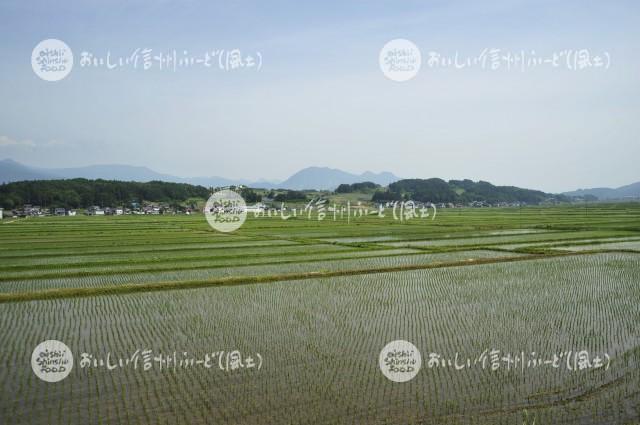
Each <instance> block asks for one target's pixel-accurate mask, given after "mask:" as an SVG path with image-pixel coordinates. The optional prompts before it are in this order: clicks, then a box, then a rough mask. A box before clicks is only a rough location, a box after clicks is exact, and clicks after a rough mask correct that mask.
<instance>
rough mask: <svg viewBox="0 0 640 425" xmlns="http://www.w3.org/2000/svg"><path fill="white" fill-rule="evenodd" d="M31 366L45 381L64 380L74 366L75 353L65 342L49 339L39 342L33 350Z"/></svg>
mask: <svg viewBox="0 0 640 425" xmlns="http://www.w3.org/2000/svg"><path fill="white" fill-rule="evenodd" d="M31 368H32V369H33V373H35V374H36V376H37V377H38V378H40V379H42V380H43V381H46V382H58V381H62V380H63V379H64V378H66V377H67V376H68V375H69V373H71V369H72V368H73V353H71V350H70V349H69V347H67V346H66V344H65V343H64V342H60V341H57V340H55V339H49V340H47V341H44V342H41V343H40V344H38V346H37V347H36V348H35V349H34V350H33V353H32V354H31Z"/></svg>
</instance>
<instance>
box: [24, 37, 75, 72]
mask: <svg viewBox="0 0 640 425" xmlns="http://www.w3.org/2000/svg"><path fill="white" fill-rule="evenodd" d="M31 67H32V68H33V72H35V73H36V75H37V76H38V77H40V78H42V79H43V80H45V81H60V80H62V79H63V78H64V77H66V76H67V75H69V73H70V72H71V68H73V52H72V51H71V48H69V46H67V44H66V43H65V42H64V41H60V40H56V39H55V38H50V39H48V40H43V41H41V42H40V43H38V45H37V46H36V47H34V49H33V51H32V52H31Z"/></svg>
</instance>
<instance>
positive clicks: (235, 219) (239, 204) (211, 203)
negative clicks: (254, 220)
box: [204, 189, 247, 233]
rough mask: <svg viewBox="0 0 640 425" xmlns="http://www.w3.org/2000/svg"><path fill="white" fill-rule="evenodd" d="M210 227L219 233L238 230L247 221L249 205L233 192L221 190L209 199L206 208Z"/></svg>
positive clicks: (205, 212) (205, 211)
mask: <svg viewBox="0 0 640 425" xmlns="http://www.w3.org/2000/svg"><path fill="white" fill-rule="evenodd" d="M204 215H205V217H206V218H207V222H208V223H209V226H211V227H213V228H214V229H215V230H217V231H219V232H225V233H229V232H233V231H234V230H238V229H239V228H240V226H242V224H243V223H244V221H245V220H246V219H247V204H246V203H245V202H244V198H242V196H240V195H239V194H238V193H237V192H234V191H233V190H228V189H225V190H219V191H217V192H215V193H214V194H213V195H211V196H210V197H209V199H208V200H207V204H206V205H205V207H204Z"/></svg>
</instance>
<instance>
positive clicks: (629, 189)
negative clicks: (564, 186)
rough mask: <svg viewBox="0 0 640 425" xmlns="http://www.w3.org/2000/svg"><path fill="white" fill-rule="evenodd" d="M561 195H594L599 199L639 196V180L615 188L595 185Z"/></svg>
mask: <svg viewBox="0 0 640 425" xmlns="http://www.w3.org/2000/svg"><path fill="white" fill-rule="evenodd" d="M563 195H567V196H575V197H580V198H584V197H585V196H595V197H596V198H598V199H601V200H613V199H634V198H636V199H637V198H640V182H636V183H631V184H628V185H626V186H620V187H618V188H616V189H611V188H609V187H595V188H592V189H578V190H574V191H572V192H565V193H563Z"/></svg>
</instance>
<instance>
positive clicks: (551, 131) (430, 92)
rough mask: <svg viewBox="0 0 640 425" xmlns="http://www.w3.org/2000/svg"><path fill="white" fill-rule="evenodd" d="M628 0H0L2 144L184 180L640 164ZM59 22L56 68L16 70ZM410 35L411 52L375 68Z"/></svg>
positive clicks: (47, 160)
mask: <svg viewBox="0 0 640 425" xmlns="http://www.w3.org/2000/svg"><path fill="white" fill-rule="evenodd" d="M639 28H640V4H639V3H638V2H634V1H614V2H596V1H563V2H557V1H518V0H512V1H502V0H494V1H486V2H477V1H421V2H418V1H415V2H410V1H408V2H393V1H388V2H382V1H373V2H372V1H367V2H365V1H357V2H356V1H354V2H344V1H342V2H338V1H335V2H334V1H328V2H315V3H311V2H294V1H277V2H258V1H256V2H198V1H184V2H177V1H153V2H152V1H148V2H147V1H135V0H134V1H119V0H116V1H71V2H69V1H60V2H45V1H42V2H37V1H36V2H22V1H8V2H7V1H4V2H3V3H2V4H1V5H0V31H1V35H2V37H1V40H2V41H0V54H2V58H3V66H2V67H0V93H1V95H0V97H1V98H2V101H1V102H0V158H13V159H15V160H17V161H20V162H23V163H26V164H29V165H35V166H44V167H72V166H82V165H90V164H104V163H119V164H131V165H144V166H148V167H150V168H152V169H154V170H156V171H160V172H165V173H171V174H175V175H180V176H203V175H220V176H225V177H233V178H247V179H258V178H266V179H284V178H286V177H287V176H289V175H290V174H292V173H294V172H295V171H298V170H299V169H301V168H303V167H306V166H311V165H318V166H330V167H335V168H341V169H344V170H347V171H351V172H363V171H366V170H371V171H383V170H384V171H391V172H393V173H395V174H396V175H399V176H402V177H424V178H427V177H441V178H445V179H451V178H456V179H457V178H471V179H474V180H478V179H483V180H488V181H491V182H493V183H496V184H510V185H518V186H523V187H530V188H537V189H543V190H547V191H563V190H571V189H575V188H579V187H592V186H619V185H623V184H627V183H631V182H634V181H638V180H640V173H638V171H637V170H638V168H639V167H638V166H637V158H638V157H640V143H639V141H638V134H640V132H639V130H640V122H639V120H638V116H640V114H639V112H640V100H639V99H640V90H639V84H638V82H639V76H640V62H639V60H638V54H639V53H640V51H639V50H640V49H639V48H638V40H639V38H640V37H639V35H640V34H639V32H640V30H639ZM48 38H57V39H60V40H63V41H64V42H65V43H67V44H68V45H69V46H70V47H71V49H72V50H73V52H74V57H75V63H74V68H73V70H72V72H71V73H70V74H69V76H68V77H66V78H65V79H63V80H61V81H58V82H46V81H43V80H41V79H39V78H38V77H37V76H36V75H35V74H34V72H33V71H32V69H31V62H30V58H31V52H32V49H33V48H34V47H35V45H36V44H38V43H39V42H40V41H41V40H44V39H48ZM395 38H406V39H409V40H411V41H413V42H414V43H415V44H416V45H417V46H418V47H419V48H420V50H421V52H422V56H423V67H422V69H421V70H420V72H419V73H418V75H417V76H416V77H415V78H414V79H412V80H410V81H408V82H404V83H397V82H393V81H390V80H388V79H387V78H385V77H384V75H383V74H382V72H381V70H380V68H379V65H378V54H379V51H380V49H381V48H382V46H383V45H384V44H385V43H386V42H387V41H389V40H391V39H395ZM137 48H151V49H153V50H154V51H155V52H159V51H164V52H166V51H171V50H173V49H175V50H177V51H183V50H187V51H188V52H189V54H191V55H200V54H203V53H204V52H205V51H211V50H220V49H224V50H230V49H236V48H237V49H241V50H242V51H243V52H250V53H254V52H259V53H260V54H261V55H262V57H263V63H262V68H261V69H260V70H259V71H258V70H247V69H244V70H235V71H228V72H225V71H221V70H215V69H204V68H203V67H194V68H190V69H178V70H177V71H176V72H172V71H159V70H154V69H152V70H149V71H141V70H134V69H132V68H127V67H124V68H121V69H115V70H109V69H106V68H97V69H90V68H82V67H80V65H79V56H80V52H82V51H88V52H92V53H94V54H96V55H106V53H107V51H110V52H111V54H112V55H113V56H114V57H117V56H128V55H130V54H131V52H133V51H134V50H135V49H137ZM486 48H499V49H502V51H503V52H507V51H511V52H520V51H521V50H525V51H531V50H535V51H536V52H537V53H538V54H539V55H540V56H544V57H548V56H550V55H552V54H553V53H554V52H560V51H562V50H565V49H574V50H575V49H588V50H589V51H590V52H591V53H592V54H602V53H603V52H607V53H608V54H609V55H610V58H611V65H610V67H609V68H608V69H606V70H605V69H586V70H581V71H571V70H567V69H563V68H555V69H554V68H549V67H546V68H545V67H540V68H535V69H533V68H532V69H527V70H526V71H525V72H519V71H506V70H498V71H491V70H487V69H481V68H479V67H472V68H468V69H461V70H459V69H432V68H427V67H426V66H425V63H424V61H425V60H426V56H427V54H428V52H429V51H437V52H439V53H441V54H443V55H448V56H453V55H454V54H455V53H456V52H458V53H459V55H460V57H465V56H477V55H478V54H479V53H480V52H481V51H482V50H483V49H486Z"/></svg>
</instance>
